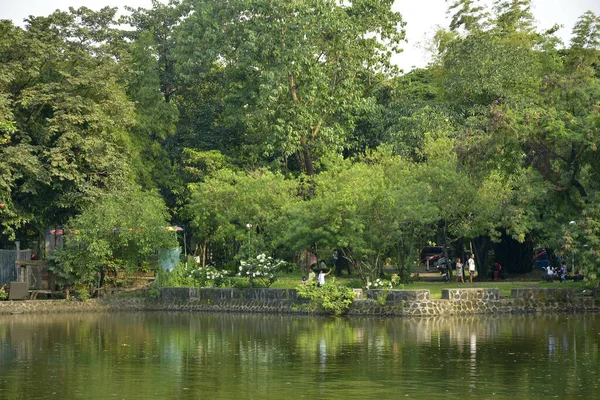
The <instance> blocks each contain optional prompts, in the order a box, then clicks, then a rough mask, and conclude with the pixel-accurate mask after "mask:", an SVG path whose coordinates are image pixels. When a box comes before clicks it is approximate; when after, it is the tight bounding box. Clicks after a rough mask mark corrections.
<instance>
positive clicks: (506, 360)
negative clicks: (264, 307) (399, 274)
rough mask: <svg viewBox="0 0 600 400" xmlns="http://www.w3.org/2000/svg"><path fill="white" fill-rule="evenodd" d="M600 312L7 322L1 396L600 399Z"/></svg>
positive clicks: (142, 316) (0, 361) (52, 317)
mask: <svg viewBox="0 0 600 400" xmlns="http://www.w3.org/2000/svg"><path fill="white" fill-rule="evenodd" d="M599 375H600V315H597V314H579V315H572V314H560V315H517V316H514V315H513V316H496V317H490V316H472V317H456V318H388V319H386V318H347V319H346V318H338V319H334V318H325V317H312V316H306V317H298V316H287V315H265V314H245V315H240V314H193V313H164V312H155V313H153V312H146V313H117V314H101V313H98V314H93V313H92V314H43V315H1V316H0V399H2V400H5V399H61V400H62V399H206V398H208V399H286V398H287V399H392V398H423V399H432V398H442V397H443V398H446V399H465V398H474V399H527V398H530V399H538V398H559V399H575V398H581V399H586V398H587V399H592V398H598V397H599V396H600V394H599V393H600V376H599Z"/></svg>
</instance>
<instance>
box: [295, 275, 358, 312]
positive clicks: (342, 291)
mask: <svg viewBox="0 0 600 400" xmlns="http://www.w3.org/2000/svg"><path fill="white" fill-rule="evenodd" d="M296 290H297V291H298V296H299V297H300V298H304V299H308V300H309V303H308V309H309V310H310V311H312V312H326V313H328V314H332V315H335V316H340V315H343V314H345V313H347V312H348V310H349V309H350V305H352V302H353V301H354V291H353V290H352V289H350V288H349V287H347V286H343V285H340V284H336V283H328V284H325V285H323V286H321V287H319V286H317V285H314V284H306V285H300V286H298V287H297V288H296Z"/></svg>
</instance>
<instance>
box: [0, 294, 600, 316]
mask: <svg viewBox="0 0 600 400" xmlns="http://www.w3.org/2000/svg"><path fill="white" fill-rule="evenodd" d="M429 294H430V293H429V290H389V291H382V290H370V291H367V292H366V296H364V297H366V299H358V300H355V301H354V303H353V304H352V305H351V307H350V309H349V311H348V313H347V315H349V316H392V317H432V316H456V315H474V314H475V315H501V314H530V313H565V312H568V313H598V312H600V296H599V295H598V291H597V290H595V291H593V294H592V295H591V296H584V297H582V296H576V295H575V294H574V292H573V290H572V289H568V288H567V289H563V288H556V289H513V290H512V295H511V297H504V296H502V295H501V294H500V292H499V290H498V289H482V288H469V289H444V290H443V292H442V299H431V298H430V295H429ZM306 305H307V301H306V300H304V299H298V297H297V293H296V290H295V289H213V288H210V289H207V288H202V289H198V288H163V289H161V295H160V297H159V298H158V299H151V298H99V299H89V300H86V301H79V300H12V301H2V302H0V314H4V315H7V314H48V313H68V312H118V311H187V312H228V313H229V312H236V313H279V314H297V315H307V314H308V315H310V314H311V313H310V312H309V311H308V310H307V307H306ZM318 314H320V313H318Z"/></svg>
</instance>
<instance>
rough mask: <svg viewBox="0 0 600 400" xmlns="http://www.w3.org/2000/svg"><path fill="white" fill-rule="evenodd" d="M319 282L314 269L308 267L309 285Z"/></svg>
mask: <svg viewBox="0 0 600 400" xmlns="http://www.w3.org/2000/svg"><path fill="white" fill-rule="evenodd" d="M316 281H317V274H315V271H313V268H312V267H308V283H311V284H313V285H314V284H315V283H316Z"/></svg>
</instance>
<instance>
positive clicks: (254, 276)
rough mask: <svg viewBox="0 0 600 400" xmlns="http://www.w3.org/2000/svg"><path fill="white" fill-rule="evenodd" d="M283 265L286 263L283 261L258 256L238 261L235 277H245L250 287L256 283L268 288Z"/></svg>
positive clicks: (261, 255)
mask: <svg viewBox="0 0 600 400" xmlns="http://www.w3.org/2000/svg"><path fill="white" fill-rule="evenodd" d="M285 265H286V262H285V261H283V260H278V259H273V258H272V257H267V256H266V255H265V254H259V255H257V256H256V257H250V258H249V259H247V260H242V261H240V266H239V269H238V274H237V275H238V276H243V277H247V278H248V280H249V282H250V287H254V283H255V282H258V283H259V285H260V286H262V287H269V286H271V285H272V284H273V282H275V281H276V280H277V273H278V272H279V271H280V270H281V268H283V267H284V266H285Z"/></svg>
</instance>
